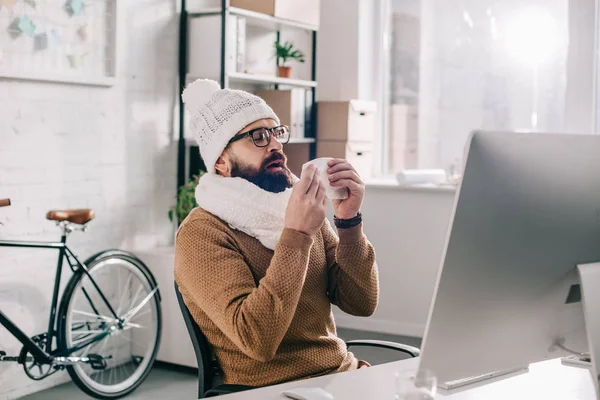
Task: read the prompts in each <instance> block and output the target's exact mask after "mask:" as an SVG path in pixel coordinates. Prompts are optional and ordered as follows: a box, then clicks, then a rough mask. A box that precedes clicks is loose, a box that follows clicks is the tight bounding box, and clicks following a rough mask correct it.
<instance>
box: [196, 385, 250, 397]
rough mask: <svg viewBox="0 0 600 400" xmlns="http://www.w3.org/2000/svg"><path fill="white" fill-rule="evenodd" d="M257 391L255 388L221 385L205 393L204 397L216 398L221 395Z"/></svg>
mask: <svg viewBox="0 0 600 400" xmlns="http://www.w3.org/2000/svg"><path fill="white" fill-rule="evenodd" d="M250 389H255V388H254V387H253V386H246V385H219V386H215V387H214V388H212V389H210V390H209V391H207V392H206V393H204V397H215V396H219V395H221V394H230V393H236V392H243V391H244V390H250Z"/></svg>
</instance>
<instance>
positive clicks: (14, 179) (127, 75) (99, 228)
mask: <svg viewBox="0 0 600 400" xmlns="http://www.w3.org/2000/svg"><path fill="white" fill-rule="evenodd" d="M119 4H120V5H121V9H122V12H124V13H125V15H124V21H127V22H126V26H125V29H124V32H123V35H122V37H120V39H121V40H122V41H123V46H122V48H123V49H124V52H123V53H122V54H119V56H120V57H121V60H122V61H123V66H124V70H123V74H122V76H121V77H120V79H119V82H118V84H117V85H116V86H114V87H112V88H109V89H106V88H93V87H85V86H77V85H61V84H51V83H41V82H16V81H15V82H11V81H4V80H0V197H10V198H12V200H13V204H14V205H13V206H12V207H9V208H4V209H0V221H1V222H3V223H4V226H3V227H0V238H1V239H8V238H15V239H21V240H29V239H40V240H42V239H43V240H45V239H48V240H56V239H58V238H59V236H58V235H59V232H58V230H57V229H56V227H55V226H54V225H53V224H52V223H51V222H49V221H46V220H45V212H46V211H47V210H48V209H51V208H67V207H91V208H93V209H94V210H95V211H96V214H97V216H96V220H94V221H93V222H92V223H90V230H89V232H88V233H86V234H81V233H78V234H73V235H72V237H71V238H70V245H72V247H73V249H74V250H75V253H76V254H77V255H80V256H82V257H84V258H85V257H86V256H87V255H90V254H91V253H93V252H95V251H98V250H101V249H104V248H107V247H127V248H132V247H143V248H147V247H152V246H155V245H158V244H166V243H168V242H169V241H171V240H172V230H171V225H170V223H169V220H168V218H167V211H168V209H169V207H170V206H172V205H173V204H174V202H175V199H174V193H175V187H174V185H175V182H176V180H175V168H176V152H175V146H174V145H173V143H172V139H171V138H172V127H173V115H172V112H171V110H172V109H173V102H174V100H175V90H176V86H175V85H176V73H177V32H178V21H177V19H176V15H175V0H128V1H127V2H121V1H119ZM55 257H56V254H55V253H53V252H52V251H45V250H40V251H37V252H33V251H30V250H29V251H27V250H26V251H22V250H20V251H17V250H7V249H1V248H0V260H2V263H1V267H0V309H1V310H2V311H3V312H4V313H6V314H7V315H8V316H9V318H11V319H13V320H14V321H15V322H16V323H18V324H19V325H20V326H21V327H23V328H24V330H25V331H26V333H27V334H29V335H34V334H38V333H41V332H42V331H45V330H46V328H47V313H48V309H49V304H50V299H51V290H52V282H53V279H54V272H55V263H56V261H55ZM66 275H68V273H67V274H66ZM20 347H21V346H20V344H19V343H18V342H17V341H16V340H14V339H13V338H12V337H11V336H10V335H9V334H8V332H7V331H6V330H5V329H4V328H1V327H0V349H3V350H5V351H7V353H8V354H9V355H17V354H18V352H19V350H20ZM66 379H67V375H66V373H64V372H61V373H58V374H56V375H54V376H53V377H51V378H49V379H48V380H46V381H42V382H40V383H35V382H33V381H31V380H29V379H28V378H27V377H26V376H25V374H24V373H23V370H22V368H21V367H20V366H18V365H16V364H8V363H0V398H16V397H19V396H22V395H24V394H26V393H29V392H33V391H37V390H40V389H42V388H45V387H48V386H50V385H53V384H55V383H56V382H59V381H65V380H66Z"/></svg>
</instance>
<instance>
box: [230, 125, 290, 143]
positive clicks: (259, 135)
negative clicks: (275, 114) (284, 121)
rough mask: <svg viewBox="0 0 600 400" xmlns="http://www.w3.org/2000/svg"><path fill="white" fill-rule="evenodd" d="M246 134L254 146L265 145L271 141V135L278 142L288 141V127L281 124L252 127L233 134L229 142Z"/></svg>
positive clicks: (240, 138)
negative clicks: (246, 130) (267, 126)
mask: <svg viewBox="0 0 600 400" xmlns="http://www.w3.org/2000/svg"><path fill="white" fill-rule="evenodd" d="M247 136H250V137H251V138H252V142H254V145H255V146H256V147H267V146H268V145H269V143H271V136H273V137H274V138H275V139H276V140H277V141H278V142H279V143H281V144H286V143H287V142H289V141H290V128H289V127H287V126H285V125H281V126H276V127H274V128H257V129H252V130H251V131H248V132H244V133H242V134H239V135H237V136H234V137H233V139H231V140H230V141H229V144H231V143H233V142H236V141H238V140H242V139H243V138H245V137H247Z"/></svg>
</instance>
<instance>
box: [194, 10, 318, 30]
mask: <svg viewBox="0 0 600 400" xmlns="http://www.w3.org/2000/svg"><path fill="white" fill-rule="evenodd" d="M220 13H221V8H207V9H203V10H197V11H189V14H188V15H189V16H190V17H191V18H196V17H202V16H204V15H215V14H220ZM229 13H230V14H231V15H236V16H239V17H244V18H246V23H247V24H248V25H252V26H260V27H263V28H267V29H271V30H274V31H278V30H281V29H284V28H295V29H301V30H306V31H318V30H319V27H318V26H315V25H309V24H304V23H302V22H297V21H292V20H287V19H282V18H277V17H273V16H271V15H267V14H263V13H258V12H255V11H250V10H245V9H243V8H237V7H230V8H229Z"/></svg>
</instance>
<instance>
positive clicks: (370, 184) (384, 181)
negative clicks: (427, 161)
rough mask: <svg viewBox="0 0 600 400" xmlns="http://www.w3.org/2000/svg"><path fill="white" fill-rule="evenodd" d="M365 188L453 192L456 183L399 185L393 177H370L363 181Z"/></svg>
mask: <svg viewBox="0 0 600 400" xmlns="http://www.w3.org/2000/svg"><path fill="white" fill-rule="evenodd" d="M365 185H366V187H367V189H369V188H373V189H391V190H406V191H417V192H441V193H455V192H456V188H457V186H456V185H433V184H422V185H400V184H399V183H398V181H396V180H395V179H394V178H385V177H384V178H372V179H369V180H367V181H366V182H365Z"/></svg>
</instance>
